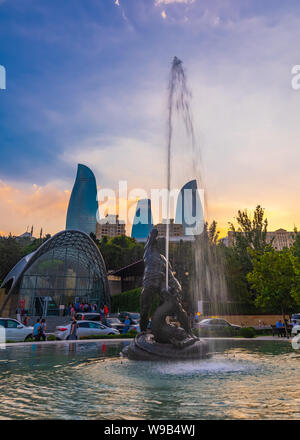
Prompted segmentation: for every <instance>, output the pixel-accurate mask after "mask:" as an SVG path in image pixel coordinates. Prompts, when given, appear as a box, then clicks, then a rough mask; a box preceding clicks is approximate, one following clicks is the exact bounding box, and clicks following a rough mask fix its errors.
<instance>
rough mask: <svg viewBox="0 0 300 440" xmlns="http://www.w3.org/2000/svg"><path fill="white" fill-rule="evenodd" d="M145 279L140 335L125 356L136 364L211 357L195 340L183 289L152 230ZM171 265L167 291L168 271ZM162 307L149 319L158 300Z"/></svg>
mask: <svg viewBox="0 0 300 440" xmlns="http://www.w3.org/2000/svg"><path fill="white" fill-rule="evenodd" d="M144 263H145V269H144V277H143V289H142V293H141V301H140V311H141V320H140V327H141V334H139V335H138V336H137V337H136V338H135V340H134V342H133V343H131V345H130V346H129V347H126V348H125V349H124V350H123V355H125V356H128V357H129V358H130V359H136V360H158V359H160V360H161V359H165V360H179V359H199V358H205V357H208V348H207V344H206V343H205V342H203V341H200V340H199V339H198V338H197V337H195V336H194V334H193V332H192V328H191V323H190V320H189V318H188V315H187V312H186V310H185V309H184V307H183V297H182V288H181V285H180V283H179V281H178V280H177V279H176V278H175V276H174V274H173V272H172V267H171V265H170V263H169V262H168V261H167V260H166V258H165V257H164V256H163V255H161V254H160V252H159V248H158V231H157V229H155V228H154V229H152V231H151V233H150V234H149V237H148V240H147V242H146V245H145V252H144ZM167 265H168V290H167V289H166V267H167ZM156 298H158V299H159V305H158V307H157V308H156V310H155V311H154V313H153V315H152V317H151V330H150V331H148V330H147V327H148V323H149V317H150V313H151V308H152V307H153V304H154V301H155V299H156Z"/></svg>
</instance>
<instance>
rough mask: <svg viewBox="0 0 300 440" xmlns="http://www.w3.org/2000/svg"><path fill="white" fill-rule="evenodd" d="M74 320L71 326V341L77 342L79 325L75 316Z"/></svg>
mask: <svg viewBox="0 0 300 440" xmlns="http://www.w3.org/2000/svg"><path fill="white" fill-rule="evenodd" d="M72 319H73V320H72V324H71V331H70V334H69V339H71V340H76V339H77V329H78V324H77V320H76V318H75V316H73V318H72Z"/></svg>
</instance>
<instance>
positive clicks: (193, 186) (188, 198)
mask: <svg viewBox="0 0 300 440" xmlns="http://www.w3.org/2000/svg"><path fill="white" fill-rule="evenodd" d="M175 223H176V224H181V225H182V226H183V235H184V236H187V235H198V234H199V233H201V232H202V230H203V225H204V215H203V207H202V203H201V200H200V196H199V192H198V187H197V181H196V180H191V181H190V182H187V183H186V184H185V185H184V186H183V187H182V188H181V190H180V193H179V196H178V199H177V205H176V217H175Z"/></svg>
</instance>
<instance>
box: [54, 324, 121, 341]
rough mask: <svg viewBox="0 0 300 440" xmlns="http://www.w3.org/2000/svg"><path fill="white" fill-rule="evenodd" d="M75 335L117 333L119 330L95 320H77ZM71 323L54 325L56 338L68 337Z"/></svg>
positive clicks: (63, 338) (79, 336)
mask: <svg viewBox="0 0 300 440" xmlns="http://www.w3.org/2000/svg"><path fill="white" fill-rule="evenodd" d="M77 324H78V329H77V337H78V339H80V338H81V337H84V336H92V335H94V336H98V335H118V334H119V331H118V330H115V329H114V328H111V327H106V326H105V325H103V324H101V323H100V322H95V321H78V322H77ZM71 326H72V324H66V325H59V326H57V327H56V330H55V332H54V335H55V336H56V338H57V339H60V340H65V339H69V336H70V331H71Z"/></svg>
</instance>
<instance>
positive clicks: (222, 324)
mask: <svg viewBox="0 0 300 440" xmlns="http://www.w3.org/2000/svg"><path fill="white" fill-rule="evenodd" d="M199 328H203V329H207V330H223V329H225V328H230V329H232V330H236V331H238V330H239V329H240V328H241V326H239V325H234V324H230V323H229V322H228V321H226V319H220V318H210V319H203V320H202V321H200V322H199Z"/></svg>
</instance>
